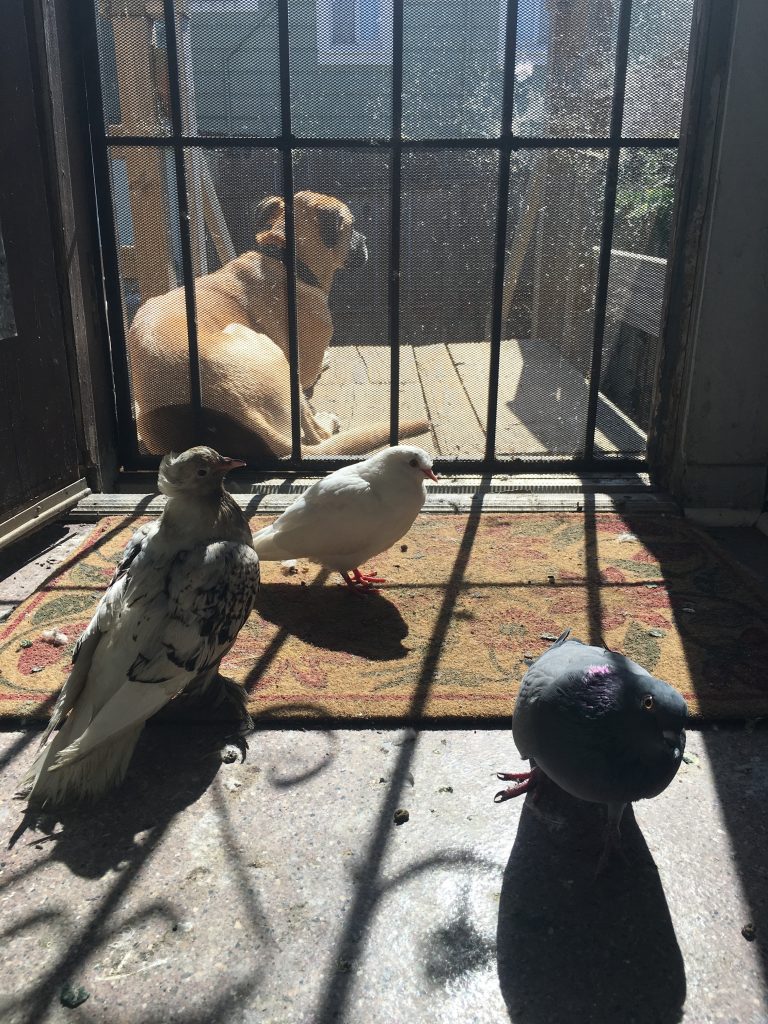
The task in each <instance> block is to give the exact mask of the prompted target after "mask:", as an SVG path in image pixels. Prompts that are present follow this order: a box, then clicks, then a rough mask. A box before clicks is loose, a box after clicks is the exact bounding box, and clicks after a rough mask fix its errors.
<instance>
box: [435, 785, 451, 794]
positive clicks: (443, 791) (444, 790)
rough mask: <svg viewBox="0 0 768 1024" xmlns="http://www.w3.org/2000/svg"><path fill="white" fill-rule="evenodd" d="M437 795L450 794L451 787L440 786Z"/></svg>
mask: <svg viewBox="0 0 768 1024" xmlns="http://www.w3.org/2000/svg"><path fill="white" fill-rule="evenodd" d="M437 792H438V793H452V792H453V786H441V787H440V789H438V791H437Z"/></svg>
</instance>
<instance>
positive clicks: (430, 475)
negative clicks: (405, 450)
mask: <svg viewBox="0 0 768 1024" xmlns="http://www.w3.org/2000/svg"><path fill="white" fill-rule="evenodd" d="M421 472H422V473H423V474H424V476H426V477H428V478H429V479H430V480H434V481H435V483H437V482H438V480H439V479H440V477H439V476H438V475H437V474H436V473H435V472H434V470H432V469H422V471H421Z"/></svg>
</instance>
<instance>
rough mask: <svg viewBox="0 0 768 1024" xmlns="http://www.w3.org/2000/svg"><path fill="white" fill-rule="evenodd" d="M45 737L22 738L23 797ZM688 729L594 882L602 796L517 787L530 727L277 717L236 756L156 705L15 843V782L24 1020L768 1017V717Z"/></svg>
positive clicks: (6, 891) (7, 857)
mask: <svg viewBox="0 0 768 1024" xmlns="http://www.w3.org/2000/svg"><path fill="white" fill-rule="evenodd" d="M34 739H35V736H34V734H31V733H25V732H21V733H4V734H2V735H0V751H1V753H0V758H1V759H2V765H3V768H2V774H1V775H0V791H1V792H2V793H3V795H4V796H9V795H10V793H11V792H12V789H13V785H14V781H15V780H16V779H17V778H18V777H19V775H20V774H21V773H22V772H23V770H24V766H25V765H26V764H27V763H28V762H29V760H30V759H31V756H32V753H33V747H34V742H33V741H34ZM688 751H689V756H691V758H692V760H691V763H689V764H685V765H684V766H683V767H682V769H681V771H680V773H679V775H678V777H677V779H676V780H675V781H674V782H673V784H672V785H671V786H670V788H669V789H668V790H667V791H666V792H665V793H664V794H662V795H661V796H660V797H658V798H657V799H656V800H654V801H650V802H646V803H640V804H638V805H636V809H635V816H636V821H635V817H633V816H632V814H631V813H628V814H627V817H626V819H625V822H624V830H623V832H624V848H625V852H626V863H624V862H622V861H621V860H616V861H615V862H614V863H612V864H611V865H610V866H609V868H608V869H607V870H606V872H605V873H604V875H602V876H600V877H598V878H597V879H595V878H594V869H595V865H596V861H597V856H598V853H599V849H600V839H601V832H600V830H601V823H602V822H601V813H602V812H601V809H600V808H596V807H592V806H589V805H585V804H577V803H576V802H575V801H571V800H570V799H568V801H567V803H566V802H565V799H564V797H563V796H562V795H560V794H557V793H554V792H553V793H546V794H545V795H544V797H542V798H541V799H540V800H539V802H538V804H536V805H533V806H531V805H530V804H524V803H523V801H522V800H520V801H512V802H509V803H506V804H503V805H495V804H494V803H493V801H492V797H493V794H494V792H495V791H496V790H497V789H498V788H499V785H500V784H499V783H497V781H496V780H495V778H494V776H493V774H492V773H493V771H494V770H495V769H498V768H514V767H515V766H516V765H519V764H520V762H519V760H518V759H517V757H516V755H515V752H514V747H513V745H512V741H511V737H510V735H509V733H508V732H506V731H486V732H483V731H476V732H470V731H450V732H421V733H419V734H418V735H416V734H414V733H413V732H412V731H408V730H407V731H401V732H386V731H359V732H353V731H333V732H319V731H318V732H298V731H282V732H281V731H271V732H266V731H265V732H258V733H257V734H256V735H255V736H254V737H253V739H252V743H251V751H250V754H249V757H248V759H247V761H246V763H245V764H239V763H233V764H222V763H221V761H220V758H219V756H218V753H217V751H216V743H215V740H214V738H213V737H212V736H211V735H210V733H208V732H207V731H200V730H197V729H196V730H191V729H189V728H181V727H177V728H173V729H171V728H169V727H167V726H163V727H160V726H155V727H153V728H149V729H147V730H146V733H145V738H144V741H143V742H142V744H141V747H140V749H139V751H138V752H137V757H136V759H135V761H134V763H133V765H132V767H131V770H130V773H129V777H128V779H127V780H126V783H125V784H124V786H123V787H122V788H121V789H120V790H119V791H118V792H117V793H116V794H115V795H114V797H112V798H110V799H108V800H105V801H104V802H103V803H102V804H100V805H97V806H96V807H94V808H93V809H92V810H91V811H88V812H79V813H70V814H68V815H65V816H63V818H60V819H59V820H54V819H50V820H48V821H44V822H42V823H41V825H42V830H41V831H37V832H30V831H27V832H26V833H24V835H23V836H22V837H21V838H20V839H19V841H18V842H17V843H16V844H15V846H14V847H13V848H12V849H11V850H8V849H6V846H7V842H8V838H9V837H10V836H11V834H12V833H13V831H14V829H15V828H16V826H17V824H18V821H19V811H20V807H19V805H18V804H14V803H11V802H9V801H4V803H3V804H2V810H0V837H1V839H2V847H3V850H2V853H1V854H0V857H1V858H2V861H1V865H2V866H1V871H0V922H1V925H0V932H1V933H2V938H3V954H4V955H3V964H2V967H0V992H1V993H2V996H1V997H0V1019H2V1020H3V1021H4V1022H5V1024H22V1022H23V1024H42V1022H48V1021H55V1022H58V1021H99V1022H101V1021H109V1022H113V1021H114V1022H120V1024H133V1022H136V1024H149V1022H157V1024H160V1022H170V1021H174V1022H176V1021H178V1022H182V1021H183V1022H185V1024H192V1022H199V1024H211V1022H215V1021H222V1022H225V1021H226V1022H227V1024H236V1022H244V1024H245V1022H248V1024H251V1022H259V1024H268V1022H269V1024H299V1022H301V1024H326V1022H328V1024H330V1022H332V1021H339V1022H340V1021H347V1022H355V1024H358V1022H359V1024H400V1022H419V1024H421V1022H423V1024H427V1022H435V1024H438V1022H440V1024H442V1022H444V1021H451V1020H455V1021H459V1022H465V1024H500V1022H506V1021H513V1022H518V1024H545V1022H547V1024H549V1022H561V1021H562V1022H564V1024H565V1022H568V1024H572V1022H585V1024H587V1022H590V1024H592V1022H595V1024H602V1022H606V1024H607V1022H609V1021H610V1022H628V1024H629V1022H637V1024H641V1022H642V1024H645V1022H660V1024H666V1022H672V1021H681V1020H682V1021H686V1022H690V1024H705V1022H718V1024H720V1022H723V1024H724V1022H738V1024H758V1022H764V1021H766V1020H768V1005H767V1003H766V985H765V973H764V970H765V967H766V963H765V958H764V954H763V952H762V951H764V949H765V945H764V940H765V937H766V935H768V913H766V911H767V907H766V896H767V895H768V884H767V882H768V879H767V878H766V875H767V874H768V863H767V862H766V855H765V851H766V850H767V849H768V834H767V832H768V829H767V828H766V817H765V807H766V801H767V800H768V733H766V732H764V731H755V732H751V733H747V732H738V733H737V732H709V733H706V734H698V733H694V734H689V745H688ZM401 807H402V808H405V809H407V810H408V811H409V814H410V818H409V820H408V821H407V822H406V823H405V824H402V825H395V824H394V822H393V815H394V812H395V810H396V809H398V808H401ZM46 833H48V834H47V835H46ZM750 923H751V924H752V925H753V926H754V927H755V929H756V935H757V938H756V940H755V941H748V940H747V938H745V937H744V935H743V934H742V929H744V927H745V926H746V925H747V924H750ZM748 934H749V932H748ZM65 984H70V985H71V986H72V987H73V988H75V989H77V988H79V987H83V988H84V989H85V990H86V991H87V992H88V993H90V997H89V998H88V1000H87V1001H86V1002H84V1003H83V1004H82V1005H81V1006H80V1007H79V1008H77V1009H66V1008H64V1007H63V1006H62V1005H61V998H60V996H61V991H62V987H63V986H64V985H65Z"/></svg>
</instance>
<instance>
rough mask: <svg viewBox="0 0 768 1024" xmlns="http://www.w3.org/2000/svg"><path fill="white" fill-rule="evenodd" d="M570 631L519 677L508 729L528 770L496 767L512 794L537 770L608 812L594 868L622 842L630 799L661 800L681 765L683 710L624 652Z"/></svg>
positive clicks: (503, 795)
mask: <svg viewBox="0 0 768 1024" xmlns="http://www.w3.org/2000/svg"><path fill="white" fill-rule="evenodd" d="M569 636H570V630H566V631H565V632H564V633H563V634H562V635H561V636H560V637H559V638H558V640H557V641H556V643H554V644H553V645H552V647H550V649H549V650H548V651H545V652H544V654H542V655H541V657H540V658H538V660H537V661H535V662H534V664H533V665H531V667H530V668H529V669H528V671H527V672H526V673H525V676H524V677H523V682H522V686H521V688H520V694H519V696H518V698H517V703H516V705H515V711H514V715H513V717H512V735H513V736H514V740H515V744H516V746H517V749H518V751H519V753H520V756H521V757H524V758H530V760H531V764H532V769H531V771H530V772H524V773H512V772H500V773H499V774H498V777H499V778H500V779H506V780H510V779H512V780H514V781H515V783H516V784H515V785H514V786H510V787H509V788H508V789H506V790H502V791H501V792H500V793H497V794H496V800H497V802H500V801H502V800H507V799H509V798H510V797H514V796H518V795H519V794H521V793H524V792H525V791H526V790H528V789H530V788H531V786H532V785H534V784H535V781H536V777H537V774H538V773H539V772H543V773H544V774H545V775H546V776H548V777H549V778H550V779H552V781H553V782H555V783H557V785H558V786H560V787H561V788H562V789H564V790H565V791H566V792H568V793H570V794H571V795H572V796H575V797H578V798H579V799H581V800H588V801H591V802H593V803H604V804H606V806H607V808H608V821H607V827H606V840H605V846H604V849H603V855H602V857H601V858H600V863H599V865H598V870H599V869H600V868H601V867H602V866H603V865H604V864H605V862H606V860H607V858H608V855H609V853H610V851H611V850H612V849H613V848H615V847H617V846H618V843H619V823H620V821H621V816H622V814H623V812H624V808H625V806H626V805H627V804H628V803H631V802H632V801H633V800H641V799H646V798H648V797H653V796H658V794H659V793H661V792H662V791H663V790H664V789H666V787H667V786H668V785H669V784H670V782H671V781H672V779H673V778H674V777H675V774H676V772H677V770H678V768H679V767H680V762H681V761H682V756H683V751H684V750H685V732H684V725H685V719H686V715H687V713H688V709H687V707H686V703H685V701H684V700H683V698H682V696H681V695H680V694H679V693H678V692H677V691H676V690H673V689H672V687H671V686H669V685H667V683H664V682H662V681H661V680H660V679H656V678H655V677H654V676H652V675H650V673H648V672H647V671H646V670H645V669H644V668H642V667H641V666H640V665H638V664H637V663H636V662H634V661H631V660H630V659H629V658H626V657H624V655H622V654H617V653H615V652H614V651H609V650H604V649H603V648H601V647H590V646H587V645H586V644H583V643H581V642H580V641H579V640H569V639H568V637H569Z"/></svg>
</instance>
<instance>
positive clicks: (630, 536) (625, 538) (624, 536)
mask: <svg viewBox="0 0 768 1024" xmlns="http://www.w3.org/2000/svg"><path fill="white" fill-rule="evenodd" d="M616 540H617V541H618V542H619V544H628V543H629V542H630V541H633V540H637V534H635V533H620V534H619V535H618V537H617V538H616Z"/></svg>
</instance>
